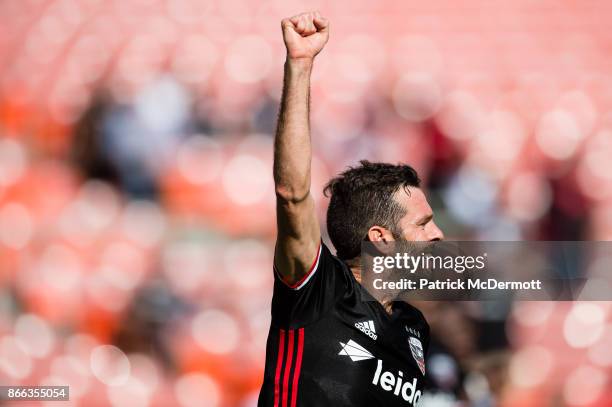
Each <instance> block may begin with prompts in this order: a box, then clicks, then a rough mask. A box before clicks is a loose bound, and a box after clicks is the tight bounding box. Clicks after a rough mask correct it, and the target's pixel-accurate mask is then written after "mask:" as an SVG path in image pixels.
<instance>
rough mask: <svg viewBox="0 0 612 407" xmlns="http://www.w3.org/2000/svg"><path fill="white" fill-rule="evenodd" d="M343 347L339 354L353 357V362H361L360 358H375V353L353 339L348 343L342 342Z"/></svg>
mask: <svg viewBox="0 0 612 407" xmlns="http://www.w3.org/2000/svg"><path fill="white" fill-rule="evenodd" d="M340 346H342V349H341V350H340V353H338V355H345V356H348V357H350V358H351V360H352V361H353V362H359V361H360V360H366V359H374V355H372V354H371V353H370V352H368V351H367V350H366V348H364V347H363V346H361V345H360V344H358V343H357V342H355V341H354V340H352V339H349V341H348V342H347V343H342V342H340Z"/></svg>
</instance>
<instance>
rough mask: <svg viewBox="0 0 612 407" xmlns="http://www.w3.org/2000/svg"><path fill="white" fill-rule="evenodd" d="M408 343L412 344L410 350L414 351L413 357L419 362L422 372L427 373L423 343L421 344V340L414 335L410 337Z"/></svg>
mask: <svg viewBox="0 0 612 407" xmlns="http://www.w3.org/2000/svg"><path fill="white" fill-rule="evenodd" d="M408 343H409V344H410V352H412V357H413V358H414V360H415V361H416V362H417V365H419V369H421V373H423V375H425V355H424V353H423V345H421V341H419V340H418V339H417V338H415V337H414V336H410V337H409V338H408Z"/></svg>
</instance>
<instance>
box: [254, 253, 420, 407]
mask: <svg viewBox="0 0 612 407" xmlns="http://www.w3.org/2000/svg"><path fill="white" fill-rule="evenodd" d="M274 275H275V282H274V295H273V298H272V323H271V326H270V332H269V334H268V342H267V347H266V367H265V373H264V382H263V386H262V388H261V392H260V394H259V403H258V406H260V407H262V406H265V407H296V406H300V407H310V406H334V407H341V406H351V407H358V406H368V407H373V406H415V405H417V402H418V400H419V399H420V398H421V394H422V391H423V387H424V384H425V354H426V352H427V348H428V346H429V326H428V325H427V322H426V321H425V319H424V318H423V315H422V314H421V312H420V311H418V310H417V309H416V308H414V307H412V306H411V305H409V304H407V303H404V302H396V303H394V304H393V312H392V314H389V313H387V312H386V311H385V309H384V308H383V306H382V305H381V304H380V303H379V302H378V301H376V300H375V299H374V298H373V297H372V296H371V295H370V294H369V293H368V292H367V291H366V290H365V289H364V288H363V287H362V286H361V285H360V284H359V283H358V282H357V281H356V280H355V277H354V276H353V274H352V273H351V271H350V270H349V268H348V267H347V265H346V264H345V263H344V262H342V261H341V260H339V259H338V258H337V257H335V256H333V255H332V254H331V253H330V251H329V249H328V248H327V247H326V246H325V245H324V244H321V245H320V247H319V251H318V254H317V258H316V259H315V262H314V264H313V265H312V267H311V270H310V271H309V273H308V274H306V275H305V277H304V278H303V279H302V281H300V282H298V283H297V284H295V285H293V286H291V285H288V284H285V283H284V282H283V281H282V280H281V278H280V277H279V275H278V273H276V272H275V273H274Z"/></svg>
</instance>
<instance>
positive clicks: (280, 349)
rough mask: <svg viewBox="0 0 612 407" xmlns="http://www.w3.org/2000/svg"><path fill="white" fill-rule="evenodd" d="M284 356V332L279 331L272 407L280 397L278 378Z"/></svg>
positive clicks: (276, 405)
mask: <svg viewBox="0 0 612 407" xmlns="http://www.w3.org/2000/svg"><path fill="white" fill-rule="evenodd" d="M284 355H285V330H284V329H281V330H280V339H279V340H278V356H277V359H276V373H275V375H274V407H278V399H279V396H280V377H281V368H282V366H283V356H284Z"/></svg>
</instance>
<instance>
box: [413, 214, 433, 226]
mask: <svg viewBox="0 0 612 407" xmlns="http://www.w3.org/2000/svg"><path fill="white" fill-rule="evenodd" d="M432 219H433V213H430V214H429V215H426V216H423V217H422V218H421V219H419V220H418V221H417V223H416V224H417V225H424V224H426V223H427V222H429V221H430V220H432Z"/></svg>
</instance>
